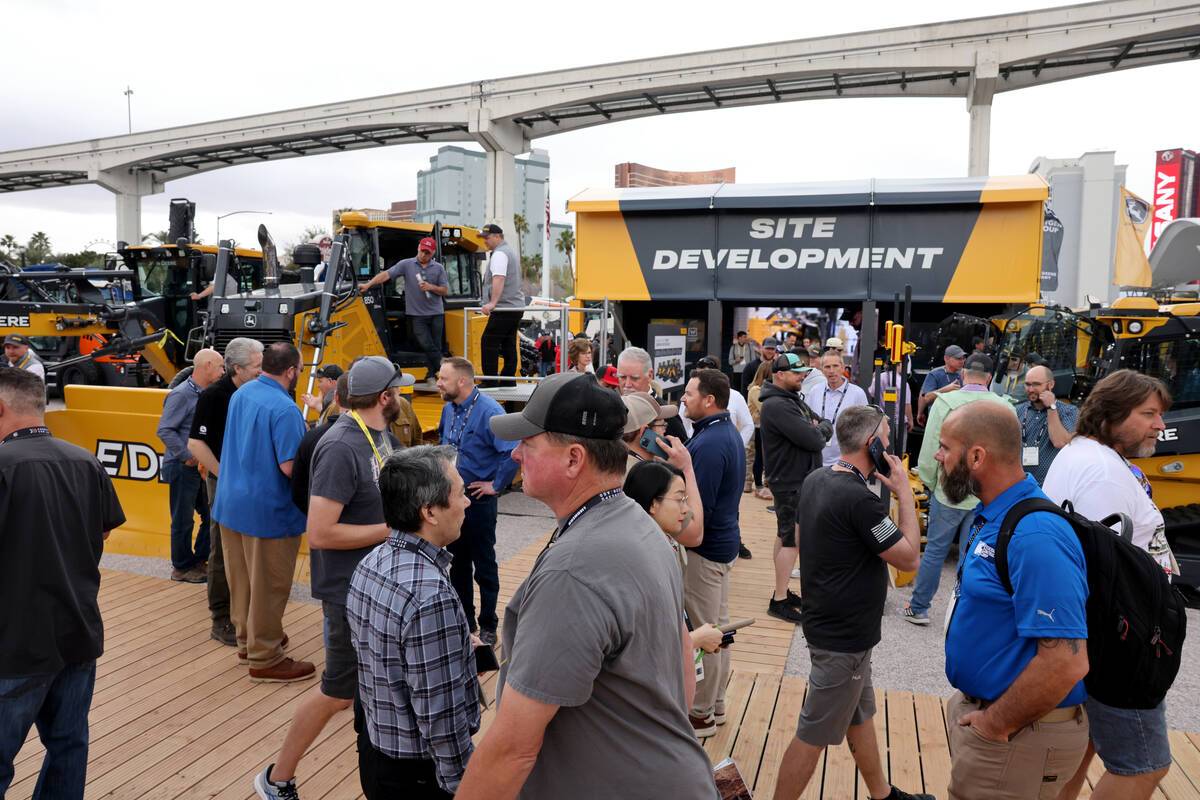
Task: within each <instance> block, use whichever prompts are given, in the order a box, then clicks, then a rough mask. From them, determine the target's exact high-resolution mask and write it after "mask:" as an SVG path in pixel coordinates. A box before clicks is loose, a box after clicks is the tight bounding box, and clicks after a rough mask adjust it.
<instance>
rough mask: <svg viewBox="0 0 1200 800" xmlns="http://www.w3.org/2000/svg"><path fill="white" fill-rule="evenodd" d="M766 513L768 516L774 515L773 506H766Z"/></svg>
mask: <svg viewBox="0 0 1200 800" xmlns="http://www.w3.org/2000/svg"><path fill="white" fill-rule="evenodd" d="M767 513H768V514H774V513H775V506H767Z"/></svg>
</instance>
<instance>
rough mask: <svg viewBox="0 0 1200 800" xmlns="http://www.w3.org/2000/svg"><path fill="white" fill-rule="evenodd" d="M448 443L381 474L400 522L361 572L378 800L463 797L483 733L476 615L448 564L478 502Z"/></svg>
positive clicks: (368, 790) (357, 624) (366, 769)
mask: <svg viewBox="0 0 1200 800" xmlns="http://www.w3.org/2000/svg"><path fill="white" fill-rule="evenodd" d="M452 458H453V451H452V450H451V449H450V448H448V447H428V446H425V447H414V448H410V449H408V450H403V451H400V452H397V453H394V454H392V455H391V456H390V457H388V459H387V461H386V462H385V463H384V466H383V469H382V470H381V471H380V474H379V491H380V494H381V495H382V497H383V513H384V518H385V519H386V520H387V524H388V526H389V527H390V528H392V532H391V533H390V534H389V536H388V538H387V540H386V541H384V542H383V544H381V545H379V546H378V547H376V548H375V549H374V550H373V551H371V552H370V553H369V554H368V555H367V556H365V557H364V558H363V559H362V561H360V562H359V564H358V567H357V568H356V569H355V571H354V576H353V577H352V578H351V580H350V594H349V596H348V598H347V604H346V616H347V619H348V620H349V623H350V634H351V639H352V641H353V643H354V649H355V651H356V652H357V654H358V691H359V702H358V703H356V704H355V715H354V716H355V719H354V727H355V730H357V731H358V752H359V755H358V765H359V778H360V780H361V782H362V788H363V793H364V794H365V795H366V796H367V798H368V800H374V798H384V797H400V796H403V797H406V798H444V797H452V796H453V794H454V791H455V790H456V789H457V788H458V783H459V780H460V779H461V778H462V774H463V772H464V770H466V767H467V759H468V758H469V757H470V756H471V753H472V751H473V750H474V746H473V745H472V743H471V734H473V733H475V731H477V730H479V689H478V682H477V680H476V676H475V656H474V649H473V645H475V644H478V640H476V639H475V638H474V637H473V636H472V635H471V633H470V631H469V630H468V628H467V618H466V615H465V614H464V613H463V610H462V604H461V603H460V602H459V599H458V595H457V594H456V593H455V591H454V587H453V586H451V584H450V579H449V577H448V576H447V570H448V569H449V568H450V562H451V556H450V553H448V552H447V551H446V550H445V546H446V545H447V544H449V543H450V542H452V541H454V540H455V539H457V538H458V535H459V531H460V530H461V529H462V522H463V514H464V512H465V511H466V509H467V506H468V505H470V500H468V499H467V495H466V491H465V490H464V487H463V481H462V478H461V477H460V476H459V474H458V470H457V469H456V468H455V466H454V463H453V461H452Z"/></svg>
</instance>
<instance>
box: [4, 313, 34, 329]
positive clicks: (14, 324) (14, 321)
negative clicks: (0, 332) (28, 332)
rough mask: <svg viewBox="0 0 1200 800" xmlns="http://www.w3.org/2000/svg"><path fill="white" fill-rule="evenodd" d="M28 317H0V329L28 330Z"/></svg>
mask: <svg viewBox="0 0 1200 800" xmlns="http://www.w3.org/2000/svg"><path fill="white" fill-rule="evenodd" d="M28 327H30V326H29V316H28V315H25V316H20V317H17V316H11V317H9V316H2V317H0V328H28Z"/></svg>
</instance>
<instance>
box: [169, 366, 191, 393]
mask: <svg viewBox="0 0 1200 800" xmlns="http://www.w3.org/2000/svg"><path fill="white" fill-rule="evenodd" d="M193 369H195V368H194V367H191V366H187V367H184V368H183V369H181V370H179V372H176V373H175V377H174V378H172V379H171V383H170V384H169V385H168V386H167V388H168V389H174V388H175V387H176V386H178V385H179V384H181V383H183V382H184V381H186V380H187V379H188V378H190V377H191V376H192V370H193Z"/></svg>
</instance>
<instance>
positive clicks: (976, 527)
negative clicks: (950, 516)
mask: <svg viewBox="0 0 1200 800" xmlns="http://www.w3.org/2000/svg"><path fill="white" fill-rule="evenodd" d="M986 522H987V520H985V519H984V518H983V517H980V518H979V521H978V522H976V523H975V524H974V525H973V526H972V527H971V538H970V539H968V540H967V546H966V548H965V549H964V550H963V552H962V558H960V559H959V560H958V577H957V579H956V580H955V582H954V596H955V597H958V596H959V594H960V589H961V588H962V574H963V567H964V566H965V565H966V563H967V556H969V555H971V545H973V544H975V537H976V536H978V535H979V532H980V531H982V530H983V526H984V524H985V523H986Z"/></svg>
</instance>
